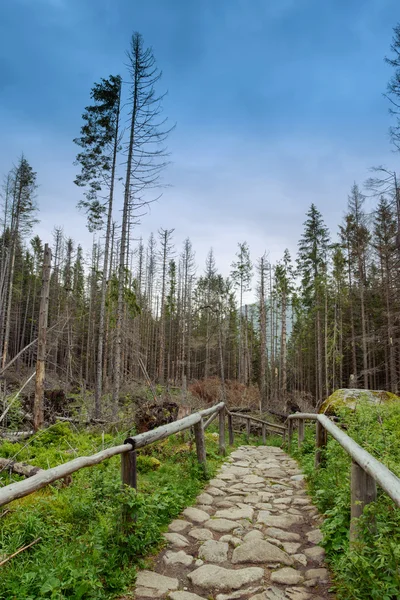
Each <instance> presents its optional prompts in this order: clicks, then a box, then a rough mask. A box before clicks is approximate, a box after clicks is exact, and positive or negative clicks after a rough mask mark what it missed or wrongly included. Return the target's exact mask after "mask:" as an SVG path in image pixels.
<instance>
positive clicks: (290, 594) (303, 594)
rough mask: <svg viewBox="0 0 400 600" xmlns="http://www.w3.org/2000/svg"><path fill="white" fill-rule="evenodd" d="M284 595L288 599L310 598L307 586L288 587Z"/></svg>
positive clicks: (307, 599) (309, 599)
mask: <svg viewBox="0 0 400 600" xmlns="http://www.w3.org/2000/svg"><path fill="white" fill-rule="evenodd" d="M286 597H287V598H288V599H289V600H311V598H312V596H311V594H310V593H309V592H308V591H307V588H303V587H293V588H288V589H287V590H286ZM315 600H318V598H315Z"/></svg>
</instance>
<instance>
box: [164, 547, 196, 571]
mask: <svg viewBox="0 0 400 600" xmlns="http://www.w3.org/2000/svg"><path fill="white" fill-rule="evenodd" d="M164 562H165V564H166V565H185V567H188V566H189V565H191V564H192V562H193V556H189V554H186V552H184V551H183V550H180V551H179V552H172V550H168V551H167V552H166V553H165V555H164Z"/></svg>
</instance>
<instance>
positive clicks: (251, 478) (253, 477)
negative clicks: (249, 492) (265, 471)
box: [243, 475, 265, 484]
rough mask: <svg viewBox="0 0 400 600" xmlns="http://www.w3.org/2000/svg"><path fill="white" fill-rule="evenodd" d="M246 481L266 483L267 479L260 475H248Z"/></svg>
mask: <svg viewBox="0 0 400 600" xmlns="http://www.w3.org/2000/svg"><path fill="white" fill-rule="evenodd" d="M243 481H244V483H251V484H254V483H265V479H264V478H263V477H259V476H258V475H247V476H246V477H245V478H244V479H243Z"/></svg>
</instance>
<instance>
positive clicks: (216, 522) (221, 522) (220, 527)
mask: <svg viewBox="0 0 400 600" xmlns="http://www.w3.org/2000/svg"><path fill="white" fill-rule="evenodd" d="M204 526H205V527H207V528H208V529H212V530H213V531H219V532H220V533H228V532H229V531H232V530H233V529H235V527H237V523H235V521H228V519H210V520H209V521H206V522H205V523H204Z"/></svg>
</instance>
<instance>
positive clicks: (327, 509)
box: [292, 402, 400, 600]
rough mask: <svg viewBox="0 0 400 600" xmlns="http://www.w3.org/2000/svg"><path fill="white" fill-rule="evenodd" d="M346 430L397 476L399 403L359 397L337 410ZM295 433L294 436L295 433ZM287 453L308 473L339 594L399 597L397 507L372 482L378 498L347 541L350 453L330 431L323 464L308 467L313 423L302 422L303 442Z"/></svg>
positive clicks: (369, 599)
mask: <svg viewBox="0 0 400 600" xmlns="http://www.w3.org/2000/svg"><path fill="white" fill-rule="evenodd" d="M339 416H340V418H341V419H342V423H344V424H345V425H346V427H347V429H346V433H347V434H348V435H349V436H351V437H352V438H353V439H354V440H355V441H356V442H357V443H358V444H360V445H361V446H362V447H363V448H365V449H366V450H367V451H368V452H370V453H371V454H372V455H373V456H374V457H375V458H377V459H378V460H380V461H381V462H382V463H383V464H385V465H386V466H387V467H388V468H389V469H391V470H392V471H393V472H394V473H395V474H396V475H397V476H400V404H399V403H389V404H386V405H380V406H371V405H369V404H368V403H366V402H361V403H360V404H359V405H358V406H357V410H356V411H355V412H351V411H349V410H346V409H343V411H342V412H341V413H340V415H339ZM295 437H296V436H295ZM292 454H293V455H294V456H295V457H296V458H297V459H298V460H299V461H300V463H301V465H302V467H303V469H304V472H305V473H306V475H307V478H308V486H309V491H310V494H311V495H312V498H313V500H314V502H315V504H316V506H317V507H318V508H319V510H320V511H321V513H322V514H323V516H324V519H325V521H324V524H323V525H322V531H323V533H324V546H325V550H326V554H327V559H328V563H329V566H330V568H331V569H332V571H333V575H334V579H335V587H334V589H335V592H336V594H337V597H338V599H339V600H375V599H376V600H377V599H379V600H398V598H400V595H399V594H400V592H399V590H400V509H399V508H397V507H396V505H395V504H394V502H393V501H392V500H391V499H390V498H389V497H388V496H387V495H386V494H385V493H384V492H383V491H382V490H381V489H380V488H379V487H378V499H377V501H376V502H374V503H372V504H370V505H369V506H367V507H366V509H365V510H364V514H363V516H362V517H361V518H360V519H359V524H358V526H359V529H360V533H361V536H360V539H359V541H357V543H356V544H354V545H352V546H350V544H349V528H350V467H351V459H350V458H349V456H348V455H347V453H346V452H345V450H344V449H343V448H342V447H341V446H340V445H339V444H338V443H337V442H336V441H335V440H334V439H333V438H331V437H330V436H328V444H327V448H326V451H325V466H324V467H322V468H320V469H319V470H315V468H314V456H315V426H311V425H310V426H309V427H307V428H306V435H305V442H304V444H303V447H302V449H301V450H300V451H299V450H298V448H297V445H296V447H295V444H294V443H293V446H292Z"/></svg>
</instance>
